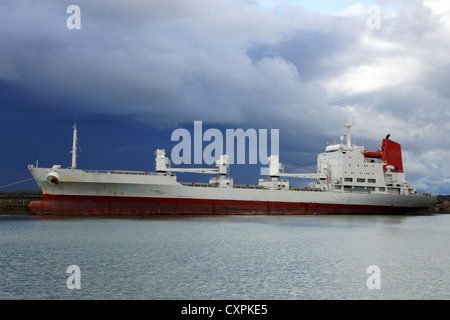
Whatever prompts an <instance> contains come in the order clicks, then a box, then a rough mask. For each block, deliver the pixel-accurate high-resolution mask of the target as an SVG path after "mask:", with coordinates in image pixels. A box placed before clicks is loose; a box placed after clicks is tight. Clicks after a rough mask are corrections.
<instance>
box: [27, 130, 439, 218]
mask: <svg viewBox="0 0 450 320" xmlns="http://www.w3.org/2000/svg"><path fill="white" fill-rule="evenodd" d="M353 125H354V122H351V123H347V122H345V123H344V127H345V133H346V134H345V135H343V136H341V137H340V141H339V143H335V144H332V145H328V146H326V148H325V151H324V152H322V153H320V154H318V156H317V170H316V172H315V173H285V172H284V170H283V165H282V164H281V163H280V159H279V156H278V155H271V156H270V158H269V166H268V168H265V169H266V172H267V177H266V178H264V179H259V181H258V184H257V185H256V184H255V185H237V184H234V183H233V178H232V177H230V176H229V175H228V173H229V161H228V156H227V155H226V154H225V155H221V156H220V157H219V159H217V160H216V163H215V164H216V167H214V168H174V167H172V166H171V161H170V159H169V158H168V157H166V153H165V150H163V149H158V150H156V152H155V155H156V159H155V160H156V161H155V171H154V172H146V171H121V170H83V169H78V168H77V129H76V125H74V127H73V129H74V131H73V148H72V151H71V152H72V165H71V167H68V168H61V165H53V166H52V167H51V168H41V167H38V166H37V165H36V166H34V165H29V166H28V170H29V171H30V173H31V174H32V176H33V178H34V179H35V181H36V183H37V184H38V186H39V187H40V189H41V191H42V200H41V201H32V202H30V204H29V207H30V209H31V211H32V212H34V213H36V214H38V215H47V214H48V215H127V214H129V215H161V214H167V215H171V214H193V215H233V214H242V215H271V214H273V215H303V214H410V213H411V214H413V213H416V212H418V211H420V210H422V209H426V208H428V207H430V206H432V205H433V204H434V203H436V200H437V196H435V195H431V194H430V193H420V194H419V193H417V192H416V189H415V188H414V187H412V186H410V184H409V182H408V181H406V180H405V173H404V171H403V160H402V152H401V146H400V144H398V143H397V142H395V141H393V140H391V139H390V137H389V135H388V136H386V138H384V139H383V140H382V143H381V148H380V149H379V150H376V151H367V150H366V149H365V148H364V147H363V146H357V145H354V144H352V141H351V127H352V126H353ZM183 172H191V173H198V174H210V175H212V177H210V179H209V183H187V182H179V181H178V180H177V176H176V174H175V173H183ZM288 178H298V179H311V180H312V181H313V182H311V183H310V184H309V186H308V187H305V188H298V187H292V186H290V183H289V180H287V179H288Z"/></svg>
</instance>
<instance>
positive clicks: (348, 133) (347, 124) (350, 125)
mask: <svg viewBox="0 0 450 320" xmlns="http://www.w3.org/2000/svg"><path fill="white" fill-rule="evenodd" d="M354 124H355V119H353V120H352V122H350V123H347V121H345V123H344V127H346V128H347V147H348V148H351V147H352V137H351V134H350V129H351V128H352V127H353V126H354Z"/></svg>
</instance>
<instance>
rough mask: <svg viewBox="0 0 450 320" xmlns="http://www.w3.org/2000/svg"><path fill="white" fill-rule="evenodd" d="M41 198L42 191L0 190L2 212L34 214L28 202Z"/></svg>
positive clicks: (0, 212)
mask: <svg viewBox="0 0 450 320" xmlns="http://www.w3.org/2000/svg"><path fill="white" fill-rule="evenodd" d="M41 199H42V194H41V192H40V191H13V192H0V214H33V213H32V212H31V211H30V209H29V208H28V204H29V203H30V202H31V201H35V200H38V201H39V200H41Z"/></svg>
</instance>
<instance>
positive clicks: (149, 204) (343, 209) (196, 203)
mask: <svg viewBox="0 0 450 320" xmlns="http://www.w3.org/2000/svg"><path fill="white" fill-rule="evenodd" d="M29 207H30V209H31V211H32V212H34V213H36V214H39V215H44V214H55V215H158V214H195V215H201V214H203V215H216V214H217V215H231V214H247V215H248V214H250V215H270V214H278V215H302V214H404V213H412V212H413V211H417V210H418V209H417V208H409V207H392V206H370V205H343V204H324V203H289V202H270V201H236V200H205V199H183V198H140V197H108V196H61V195H44V196H43V198H42V201H33V202H31V203H30V204H29Z"/></svg>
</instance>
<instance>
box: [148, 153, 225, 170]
mask: <svg viewBox="0 0 450 320" xmlns="http://www.w3.org/2000/svg"><path fill="white" fill-rule="evenodd" d="M155 154H156V171H157V172H190V173H205V174H219V175H227V174H228V168H229V164H228V156H227V155H222V156H220V158H219V160H216V166H217V168H171V167H170V159H169V158H167V157H166V151H165V150H163V149H157V150H156V152H155Z"/></svg>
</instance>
